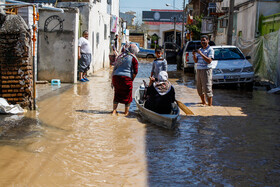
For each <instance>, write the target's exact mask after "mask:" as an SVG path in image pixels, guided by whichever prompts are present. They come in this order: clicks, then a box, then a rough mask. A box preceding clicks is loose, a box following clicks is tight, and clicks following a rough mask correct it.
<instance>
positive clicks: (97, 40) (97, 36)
mask: <svg viewBox="0 0 280 187" xmlns="http://www.w3.org/2000/svg"><path fill="white" fill-rule="evenodd" d="M98 45H99V32H98V33H96V48H98Z"/></svg>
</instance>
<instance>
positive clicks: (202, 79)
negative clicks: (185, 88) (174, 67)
mask: <svg viewBox="0 0 280 187" xmlns="http://www.w3.org/2000/svg"><path fill="white" fill-rule="evenodd" d="M201 45H202V47H201V48H200V49H198V50H196V51H193V59H194V62H195V63H197V73H196V76H197V77H196V80H197V83H196V87H197V92H198V95H199V96H200V98H201V101H202V104H203V105H206V101H205V95H206V97H207V100H208V105H209V106H212V102H213V99H212V98H213V91H212V64H211V62H212V60H213V58H214V50H213V49H212V48H211V47H210V45H209V38H208V36H207V35H203V36H201Z"/></svg>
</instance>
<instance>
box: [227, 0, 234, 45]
mask: <svg viewBox="0 0 280 187" xmlns="http://www.w3.org/2000/svg"><path fill="white" fill-rule="evenodd" d="M233 11H234V0H230V3H229V17H228V30H227V44H228V45H232V29H233Z"/></svg>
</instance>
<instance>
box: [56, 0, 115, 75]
mask: <svg viewBox="0 0 280 187" xmlns="http://www.w3.org/2000/svg"><path fill="white" fill-rule="evenodd" d="M58 7H78V8H79V10H80V28H79V35H81V34H82V32H83V31H84V30H88V32H89V41H90V43H91V44H92V62H91V68H90V70H89V73H93V72H94V71H97V70H100V69H102V68H107V67H109V66H110V61H109V54H110V43H111V40H112V39H113V38H112V37H113V36H114V35H115V34H117V33H118V30H119V29H118V28H119V27H120V25H119V0H106V1H97V0H90V1H89V2H87V3H81V2H60V3H58ZM112 20H115V21H112ZM112 26H115V27H116V28H115V29H113V28H112Z"/></svg>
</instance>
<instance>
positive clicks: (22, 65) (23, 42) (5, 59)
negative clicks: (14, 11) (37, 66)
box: [0, 15, 33, 109]
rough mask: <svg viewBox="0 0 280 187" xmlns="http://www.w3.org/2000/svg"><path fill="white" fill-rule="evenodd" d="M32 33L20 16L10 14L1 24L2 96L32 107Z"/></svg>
mask: <svg viewBox="0 0 280 187" xmlns="http://www.w3.org/2000/svg"><path fill="white" fill-rule="evenodd" d="M31 50H32V41H31V33H30V30H29V29H28V27H27V26H26V24H25V22H24V20H23V19H22V18H21V17H20V16H16V15H9V16H6V19H5V22H4V23H3V24H2V25H0V82H1V87H0V97H3V98H5V99H6V100H7V101H8V102H9V103H10V104H20V105H21V106H22V107H23V108H29V109H31V108H32V104H33V98H32V95H33V94H32V92H33V88H32V84H33V83H32V81H33V76H32V53H31Z"/></svg>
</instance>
